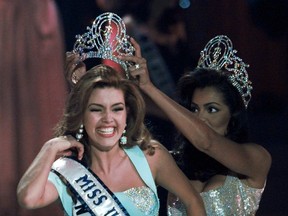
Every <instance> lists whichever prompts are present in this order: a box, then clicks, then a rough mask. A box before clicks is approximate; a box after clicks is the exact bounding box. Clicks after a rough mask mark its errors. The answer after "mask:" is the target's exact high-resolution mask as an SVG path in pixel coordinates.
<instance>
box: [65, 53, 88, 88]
mask: <svg viewBox="0 0 288 216" xmlns="http://www.w3.org/2000/svg"><path fill="white" fill-rule="evenodd" d="M84 60H85V58H83V57H80V56H79V54H76V53H73V52H66V61H65V78H66V80H67V82H68V84H69V86H70V87H73V86H74V85H75V84H76V83H77V82H78V80H79V79H80V78H81V77H82V76H83V75H84V74H85V73H86V65H85V64H84V62H83V61H84Z"/></svg>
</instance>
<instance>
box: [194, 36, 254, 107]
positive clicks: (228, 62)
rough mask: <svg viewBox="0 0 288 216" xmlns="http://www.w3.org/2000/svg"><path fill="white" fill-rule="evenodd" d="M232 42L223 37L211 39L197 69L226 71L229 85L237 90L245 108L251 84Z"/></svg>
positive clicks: (201, 54)
mask: <svg viewBox="0 0 288 216" xmlns="http://www.w3.org/2000/svg"><path fill="white" fill-rule="evenodd" d="M236 53H237V50H234V49H233V45H232V41H231V40H230V39H229V38H228V37H227V36H225V35H218V36H216V37H214V38H212V39H211V40H210V41H209V42H208V43H207V44H206V46H205V47H204V49H203V50H202V51H201V53H200V59H199V61H198V67H200V68H211V69H215V70H222V69H226V70H227V71H228V72H230V73H231V74H230V75H229V77H228V80H229V81H230V83H231V84H232V85H233V86H234V87H235V88H236V89H237V90H238V92H239V93H240V95H241V97H242V100H243V102H244V105H245V108H247V106H248V103H249V101H250V100H251V90H252V82H251V81H249V79H248V73H247V71H246V68H248V67H249V65H247V64H245V63H244V62H243V61H242V59H241V58H239V57H237V56H236V55H235V54H236Z"/></svg>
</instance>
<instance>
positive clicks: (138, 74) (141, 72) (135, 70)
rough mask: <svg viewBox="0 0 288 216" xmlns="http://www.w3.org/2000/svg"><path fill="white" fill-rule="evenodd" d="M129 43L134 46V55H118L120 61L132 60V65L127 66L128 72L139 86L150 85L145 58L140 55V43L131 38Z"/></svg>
mask: <svg viewBox="0 0 288 216" xmlns="http://www.w3.org/2000/svg"><path fill="white" fill-rule="evenodd" d="M131 43H132V45H133V46H134V48H135V55H134V56H118V58H119V59H121V60H122V61H128V62H133V63H134V65H133V66H131V67H129V72H130V74H131V76H132V77H134V78H135V79H137V80H138V82H139V86H140V88H145V86H147V85H152V82H151V80H150V77H149V71H148V67H147V62H146V59H145V58H143V57H142V54H141V48H140V45H139V44H138V43H137V42H136V41H135V39H133V38H131Z"/></svg>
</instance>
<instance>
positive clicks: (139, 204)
mask: <svg viewBox="0 0 288 216" xmlns="http://www.w3.org/2000/svg"><path fill="white" fill-rule="evenodd" d="M122 193H124V194H125V195H126V196H127V197H129V199H130V200H131V201H132V202H133V203H134V205H135V206H136V208H138V209H139V210H140V211H141V212H143V214H144V215H149V216H157V215H158V209H157V208H155V206H157V202H158V201H157V199H158V198H157V196H155V193H154V192H153V191H152V190H151V188H149V187H147V186H142V187H135V188H130V189H128V190H126V191H124V192H122ZM116 195H117V193H116Z"/></svg>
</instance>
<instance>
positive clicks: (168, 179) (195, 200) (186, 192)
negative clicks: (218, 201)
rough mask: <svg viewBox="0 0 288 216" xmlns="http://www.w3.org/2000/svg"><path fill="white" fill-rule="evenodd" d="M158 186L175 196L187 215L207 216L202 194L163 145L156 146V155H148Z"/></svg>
mask: <svg viewBox="0 0 288 216" xmlns="http://www.w3.org/2000/svg"><path fill="white" fill-rule="evenodd" d="M146 157H147V160H148V163H149V165H150V167H151V170H152V173H153V175H154V177H155V181H156V184H158V185H160V186H161V187H163V188H165V189H167V190H168V191H169V192H170V193H173V194H175V195H176V196H177V197H179V199H180V200H181V201H182V202H183V204H184V205H185V207H186V211H187V215H189V216H191V215H196V216H201V215H206V213H205V208H204V203H203V200H202V198H201V196H200V194H199V193H198V192H197V191H196V190H195V189H194V188H193V186H192V184H191V183H190V182H189V180H188V178H187V177H186V176H185V175H184V174H183V172H182V171H181V170H180V169H179V167H178V166H177V164H176V163H175V161H174V159H173V157H172V156H171V155H170V153H169V152H168V151H167V149H166V148H165V147H164V146H162V145H161V144H159V143H158V144H155V154H154V155H152V156H151V155H147V156H146Z"/></svg>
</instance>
